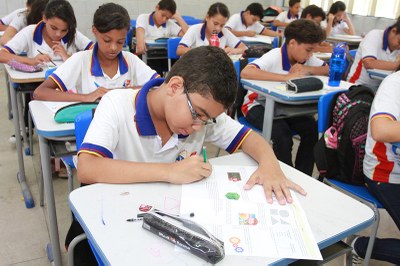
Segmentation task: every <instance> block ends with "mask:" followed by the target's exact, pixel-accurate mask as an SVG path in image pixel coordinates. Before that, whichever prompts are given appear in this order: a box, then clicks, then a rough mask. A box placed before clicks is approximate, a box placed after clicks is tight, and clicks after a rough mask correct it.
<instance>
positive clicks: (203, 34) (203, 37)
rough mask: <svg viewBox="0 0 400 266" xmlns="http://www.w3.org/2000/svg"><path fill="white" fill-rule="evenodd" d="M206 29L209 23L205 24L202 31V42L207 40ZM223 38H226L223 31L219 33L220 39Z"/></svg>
mask: <svg viewBox="0 0 400 266" xmlns="http://www.w3.org/2000/svg"><path fill="white" fill-rule="evenodd" d="M206 28H207V22H204V23H203V26H202V27H201V30H200V38H201V40H202V41H204V40H205V38H206ZM222 36H224V33H223V32H222V31H221V32H220V33H218V38H222Z"/></svg>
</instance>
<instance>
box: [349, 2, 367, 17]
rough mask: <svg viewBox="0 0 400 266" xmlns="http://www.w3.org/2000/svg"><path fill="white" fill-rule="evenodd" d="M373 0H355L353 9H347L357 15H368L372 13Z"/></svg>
mask: <svg viewBox="0 0 400 266" xmlns="http://www.w3.org/2000/svg"><path fill="white" fill-rule="evenodd" d="M371 2H372V1H371V0H353V8H352V10H347V11H348V12H349V13H353V14H356V15H361V16H367V15H370V10H371Z"/></svg>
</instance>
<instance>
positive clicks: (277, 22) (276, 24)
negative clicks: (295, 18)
mask: <svg viewBox="0 0 400 266" xmlns="http://www.w3.org/2000/svg"><path fill="white" fill-rule="evenodd" d="M272 24H273V25H274V26H275V27H286V26H287V25H289V23H286V22H282V21H280V20H274V22H273V23H272Z"/></svg>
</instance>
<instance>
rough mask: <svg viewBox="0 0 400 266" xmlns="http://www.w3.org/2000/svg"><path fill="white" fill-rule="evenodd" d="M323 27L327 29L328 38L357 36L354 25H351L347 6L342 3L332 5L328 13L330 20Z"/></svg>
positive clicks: (337, 2)
mask: <svg viewBox="0 0 400 266" xmlns="http://www.w3.org/2000/svg"><path fill="white" fill-rule="evenodd" d="M323 27H324V28H325V31H326V36H329V35H338V34H348V35H354V34H356V31H355V29H354V26H353V23H351V20H350V18H349V16H347V13H346V4H345V3H343V2H342V1H336V2H335V3H333V4H332V5H331V8H330V9H329V12H328V19H327V21H326V23H325V24H324V25H323Z"/></svg>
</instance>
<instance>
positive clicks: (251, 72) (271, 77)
mask: <svg viewBox="0 0 400 266" xmlns="http://www.w3.org/2000/svg"><path fill="white" fill-rule="evenodd" d="M240 77H241V78H243V79H255V80H268V81H284V82H286V81H288V80H289V79H292V78H299V77H302V75H300V74H299V73H289V74H276V73H272V72H268V71H264V70H261V69H259V68H257V67H256V66H254V65H247V66H246V67H245V68H244V69H243V70H242V72H241V73H240Z"/></svg>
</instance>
